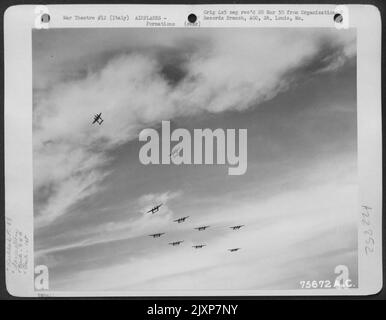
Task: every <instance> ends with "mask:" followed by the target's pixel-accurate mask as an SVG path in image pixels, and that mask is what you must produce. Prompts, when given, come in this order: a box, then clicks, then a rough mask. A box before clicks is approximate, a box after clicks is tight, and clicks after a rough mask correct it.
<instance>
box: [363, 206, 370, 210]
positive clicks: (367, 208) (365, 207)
mask: <svg viewBox="0 0 386 320" xmlns="http://www.w3.org/2000/svg"><path fill="white" fill-rule="evenodd" d="M362 208H364V209H366V210H369V209H370V210H371V209H372V208H371V207H369V206H362Z"/></svg>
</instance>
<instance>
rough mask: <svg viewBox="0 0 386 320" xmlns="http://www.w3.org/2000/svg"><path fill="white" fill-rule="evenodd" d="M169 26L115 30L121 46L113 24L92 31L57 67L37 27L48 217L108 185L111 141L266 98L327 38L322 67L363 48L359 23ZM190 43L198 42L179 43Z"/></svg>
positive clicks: (38, 108)
mask: <svg viewBox="0 0 386 320" xmlns="http://www.w3.org/2000/svg"><path fill="white" fill-rule="evenodd" d="M46 32H47V31H46ZM48 32H51V31H48ZM53 32H54V31H53ZM62 32H64V33H65V32H66V31H62ZM89 32H90V33H92V32H93V31H92V30H91V31H89ZM138 32H141V31H138ZM142 32H143V31H142ZM160 34H162V36H161V39H164V40H165V39H167V41H165V42H162V41H160V40H159V39H158V40H157V37H158V36H157V34H152V35H149V36H148V37H143V38H141V37H138V34H137V37H136V38H141V39H140V40H138V39H137V40H135V41H134V42H132V44H131V46H130V45H127V44H125V42H123V43H122V41H118V39H114V40H111V39H109V40H108V43H110V45H111V48H110V50H111V51H113V52H112V53H111V52H110V53H109V52H106V49H99V46H98V47H97V46H96V45H97V44H98V43H100V41H102V40H103V41H104V38H105V37H104V36H103V32H102V33H99V34H98V36H95V35H92V34H91V35H90V39H91V40H90V39H89V40H87V42H88V43H89V46H88V47H86V46H82V50H83V52H84V56H85V57H87V60H85V58H84V57H81V56H80V55H79V53H78V52H79V47H78V46H77V43H72V44H71V45H70V44H69V47H67V48H66V50H64V51H65V53H64V54H63V55H62V57H60V52H58V51H56V54H57V55H58V59H57V61H59V62H60V63H59V65H58V64H55V65H54V66H53V67H52V69H50V68H49V67H48V66H47V64H48V62H47V61H46V60H42V59H41V58H39V50H42V49H44V40H42V39H43V38H44V36H43V35H40V36H39V35H36V34H35V35H36V38H37V40H36V41H37V42H39V43H43V46H42V48H40V49H39V47H36V46H35V47H34V48H35V49H34V50H36V52H34V57H36V58H34V59H35V60H34V63H35V64H36V68H37V70H38V71H40V72H41V74H39V75H38V76H37V77H36V87H35V95H34V138H33V139H34V184H35V190H36V193H39V192H41V191H42V190H43V189H44V188H45V187H47V186H52V188H51V192H50V193H49V195H48V196H47V197H46V199H44V202H42V205H41V206H39V212H38V213H37V220H36V221H37V224H36V225H37V226H38V227H44V226H46V225H48V224H50V223H51V222H53V221H55V220H56V219H58V218H59V217H61V216H62V215H63V214H65V213H66V211H67V210H68V209H69V208H70V206H71V205H73V204H74V203H76V202H77V201H79V200H81V199H83V198H85V197H87V196H89V195H91V194H93V193H94V192H95V191H96V190H98V188H100V187H99V186H100V183H101V181H102V180H103V179H104V177H105V176H106V175H107V174H108V171H107V170H106V167H107V166H108V164H109V162H110V161H111V159H110V158H109V156H108V155H109V151H111V150H113V149H114V148H115V147H117V146H119V145H121V144H123V143H126V142H128V141H131V140H133V139H135V138H136V137H137V134H138V131H139V130H140V129H142V128H144V127H149V126H154V125H157V124H159V123H160V121H161V120H171V119H173V118H175V117H179V116H185V115H192V114H193V115H194V114H197V113H201V112H203V111H207V112H212V113H218V112H223V111H228V110H239V111H242V110H245V109H247V108H251V107H254V106H257V105H258V104H259V103H260V102H262V101H265V100H268V99H271V98H272V97H274V96H275V95H276V94H277V93H278V92H280V91H282V90H286V89H287V88H288V87H289V86H290V85H291V83H292V82H293V81H296V77H294V76H293V73H295V74H296V70H298V69H299V68H300V70H301V67H302V66H303V64H304V62H305V61H309V60H310V59H312V58H313V57H320V55H319V54H320V52H321V50H322V49H325V44H326V43H329V49H330V51H329V52H328V53H327V54H326V55H327V56H328V58H326V57H325V60H324V64H322V67H321V69H320V70H324V71H325V72H326V71H332V70H335V69H336V68H338V67H339V66H341V65H342V64H343V62H344V61H345V60H346V59H347V58H348V57H350V56H352V55H353V54H354V51H353V50H352V46H353V41H354V39H353V35H352V33H344V34H343V33H342V32H341V31H340V32H339V33H338V32H336V31H334V30H332V31H331V30H330V31H322V30H320V31H316V32H310V31H307V30H304V31H297V32H296V34H294V33H293V32H291V31H287V30H284V29H283V30H277V29H276V30H274V29H272V30H268V31H267V30H266V29H264V30H252V29H251V30H244V31H243V32H238V31H237V30H229V31H227V30H221V31H219V30H214V29H213V30H205V31H203V30H201V31H198V32H197V33H194V32H193V33H192V32H189V33H186V34H184V33H183V31H175V32H173V31H172V32H170V35H169V33H168V36H167V37H166V36H165V34H163V33H162V32H160ZM342 34H343V35H342ZM63 37H64V38H66V35H64V36H63ZM38 40H39V41H38ZM120 40H122V39H120ZM67 41H68V39H67ZM79 41H80V39H79ZM90 41H91V42H92V41H94V42H93V44H92V45H91V42H90ZM58 47H60V45H58ZM90 47H91V48H93V50H94V51H91V50H90ZM186 47H188V48H189V50H186V49H179V48H186ZM69 50H70V51H74V52H75V54H74V56H75V57H76V58H77V59H78V61H76V60H75V61H74V56H71V55H69V54H68V51H69ZM331 52H339V54H335V55H334V54H332V55H331ZM170 56H172V57H173V58H172V59H170ZM70 57H72V58H70ZM101 57H103V59H102V58H101ZM168 57H169V58H168ZM322 58H323V57H321V59H322ZM71 59H72V60H71ZM85 61H86V62H85ZM83 64H86V67H84V65H83ZM87 64H88V65H87ZM42 65H44V68H42ZM67 67H68V68H69V69H70V70H72V73H73V74H70V75H68V74H67V73H65V74H67V76H66V77H59V76H54V77H53V78H52V82H49V77H50V76H52V75H53V70H56V71H60V70H63V72H65V70H66V68H67ZM77 67H78V69H77ZM83 69H84V70H85V71H84V72H76V70H78V71H79V70H83ZM289 73H291V77H289V76H288V74H289ZM99 112H102V117H103V119H104V122H103V125H102V126H101V127H99V126H93V125H91V123H90V122H91V120H92V116H93V115H94V114H96V113H99Z"/></svg>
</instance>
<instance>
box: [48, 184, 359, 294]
mask: <svg viewBox="0 0 386 320" xmlns="http://www.w3.org/2000/svg"><path fill="white" fill-rule="evenodd" d="M357 192H358V189H357V186H355V185H351V184H340V185H336V184H335V183H332V184H323V185H319V186H314V188H312V189H308V188H302V189H301V190H297V191H290V192H285V193H282V194H280V195H275V196H272V197H270V198H268V199H266V200H265V201H260V200H253V199H251V200H250V201H249V202H248V203H246V204H244V205H243V204H239V206H236V205H235V206H234V207H229V208H227V209H224V208H223V209H222V211H221V212H217V211H214V212H209V213H208V216H209V217H210V218H213V215H217V216H219V215H220V216H221V219H217V221H223V220H222V219H223V217H224V216H225V217H230V216H234V215H235V211H236V210H237V218H238V219H239V221H240V220H242V221H246V227H245V228H244V229H242V230H240V231H231V230H229V229H228V230H227V231H226V232H225V233H222V234H219V233H218V232H216V230H210V231H207V233H214V234H215V236H213V237H210V238H208V239H207V244H208V246H207V247H205V248H203V249H200V250H195V249H193V248H191V246H192V245H194V244H196V243H195V242H194V240H193V239H192V238H189V237H187V238H185V242H184V243H183V245H182V246H180V247H170V246H168V245H167V244H166V243H163V242H162V241H161V242H159V241H157V242H154V243H155V244H154V246H155V247H154V248H153V249H154V250H147V252H146V255H137V256H130V257H128V258H122V256H119V261H115V263H113V264H110V265H108V266H98V267H95V268H88V269H87V271H82V270H80V271H78V272H74V271H73V270H72V272H71V274H69V275H68V276H64V277H61V278H60V279H59V278H57V279H56V281H55V282H54V283H52V288H55V289H57V290H90V291H93V290H118V291H120V290H124V291H130V290H138V291H144V290H148V291H152V292H154V291H157V290H188V289H190V290H194V289H196V290H216V289H218V290H225V289H233V290H237V289H246V288H248V289H262V288H270V289H272V288H273V287H274V288H279V289H280V288H281V289H283V288H286V289H294V288H297V287H298V286H299V281H300V280H305V278H306V277H309V278H310V279H318V280H327V279H332V278H333V277H334V276H335V275H334V267H335V266H336V265H338V264H346V265H348V266H349V268H350V271H352V275H353V277H354V275H355V272H354V271H355V266H356V260H355V259H356V257H355V254H356V243H357V242H356V232H355V230H356V227H355V223H353V213H354V212H355V208H356V202H355V201H350V202H348V201H347V200H346V199H355V198H356V196H357ZM326 199H328V201H326ZM315 203H317V204H318V206H317V207H315ZM184 233H185V231H184ZM185 236H186V234H185ZM283 239H285V241H283ZM326 244H327V245H326ZM233 247H241V248H242V249H241V250H240V251H239V252H237V253H236V254H232V253H229V252H228V251H227V249H228V248H233ZM95 279H98V281H95ZM307 279H308V278H307ZM307 279H306V280H307ZM353 280H354V282H355V278H353ZM272 281H274V282H275V283H271V282H272ZM138 291H137V292H136V293H137V294H138Z"/></svg>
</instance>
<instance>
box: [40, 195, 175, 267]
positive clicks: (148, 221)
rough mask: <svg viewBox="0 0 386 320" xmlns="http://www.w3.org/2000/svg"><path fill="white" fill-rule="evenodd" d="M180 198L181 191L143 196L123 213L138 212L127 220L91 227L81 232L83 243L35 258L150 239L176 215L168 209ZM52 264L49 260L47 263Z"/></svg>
mask: <svg viewBox="0 0 386 320" xmlns="http://www.w3.org/2000/svg"><path fill="white" fill-rule="evenodd" d="M180 196H181V192H171V191H168V192H164V193H150V194H145V195H143V196H141V197H140V198H139V199H138V200H136V201H135V203H130V204H129V205H128V207H127V208H126V209H123V210H124V211H127V212H130V211H131V210H133V208H134V211H135V215H129V214H128V215H127V218H126V219H124V220H120V221H117V222H109V223H106V224H103V225H98V226H95V225H94V226H92V228H90V229H83V230H82V240H79V241H73V240H72V239H71V237H70V239H69V241H71V242H69V243H67V244H60V245H57V246H52V245H51V246H49V247H44V248H37V250H36V251H35V256H36V257H37V258H42V257H43V258H44V259H45V256H46V255H48V254H52V253H54V254H56V253H60V252H62V251H67V250H71V249H81V248H85V247H90V246H94V245H98V244H106V243H109V242H114V241H121V240H128V239H133V238H137V237H142V236H144V235H145V236H148V235H149V234H151V233H154V232H157V230H159V229H160V228H161V229H162V228H166V227H167V226H168V225H169V224H170V223H171V222H172V219H173V216H174V213H173V211H172V210H171V209H170V208H169V207H168V203H170V201H172V200H174V199H175V198H178V197H180ZM159 203H162V204H163V205H162V207H161V208H160V209H159V211H158V212H157V214H154V215H152V214H149V213H147V211H148V210H149V209H150V208H152V207H153V206H154V205H155V204H159ZM48 262H49V261H48Z"/></svg>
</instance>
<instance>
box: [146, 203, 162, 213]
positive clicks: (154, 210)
mask: <svg viewBox="0 0 386 320" xmlns="http://www.w3.org/2000/svg"><path fill="white" fill-rule="evenodd" d="M161 206H162V203H161V204H159V205H158V206H155V207H153V208H151V209H150V210H149V211H148V212H146V213H150V212H151V214H154V213H156V212H158V211H159V208H160V207H161Z"/></svg>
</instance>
